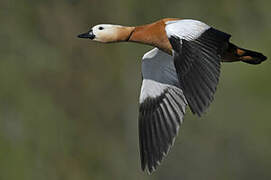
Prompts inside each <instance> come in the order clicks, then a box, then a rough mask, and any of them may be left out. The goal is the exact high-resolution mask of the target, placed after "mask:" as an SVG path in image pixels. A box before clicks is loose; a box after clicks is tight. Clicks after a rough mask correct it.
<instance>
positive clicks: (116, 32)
mask: <svg viewBox="0 0 271 180" xmlns="http://www.w3.org/2000/svg"><path fill="white" fill-rule="evenodd" d="M127 28H129V27H124V26H120V25H112V24H99V25H96V26H94V27H92V28H91V29H90V30H89V31H88V32H86V33H83V34H80V35H78V37H79V38H88V39H91V40H93V41H98V42H103V43H110V42H118V41H124V40H125V37H124V36H125V35H126V34H127V30H128V29H127Z"/></svg>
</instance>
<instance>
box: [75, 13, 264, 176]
mask: <svg viewBox="0 0 271 180" xmlns="http://www.w3.org/2000/svg"><path fill="white" fill-rule="evenodd" d="M78 37H79V38H88V39H91V40H93V41H98V42H103V43H113V42H136V43H141V44H147V45H150V46H153V47H155V48H154V49H152V50H151V51H149V52H147V53H146V54H145V55H144V56H143V59H142V76H143V81H142V86H141V93H140V97H139V103H140V106H139V146H140V157H141V167H142V170H143V171H144V170H147V171H148V172H149V173H152V172H153V171H154V170H156V168H157V166H158V165H159V164H160V163H161V161H162V160H163V158H164V157H165V156H166V155H167V154H168V152H169V150H170V148H171V146H173V143H174V140H175V137H176V136H177V134H178V130H179V126H180V125H181V124H182V122H183V116H184V114H185V109H186V105H188V106H189V107H190V109H191V111H192V113H193V114H196V115H198V116H201V115H202V113H204V112H205V111H206V109H207V108H208V106H209V105H210V103H211V102H212V100H213V99H214V93H215V91H216V87H217V84H218V80H219V75H220V66H221V62H234V61H241V62H245V63H249V64H260V63H261V62H262V61H264V60H266V57H265V56H264V55H263V54H261V53H258V52H254V51H250V50H246V49H243V48H239V47H237V46H236V45H234V44H232V43H231V42H229V39H230V37H231V36H230V35H229V34H227V33H224V32H222V31H219V30H217V29H215V28H212V27H210V26H208V25H207V24H205V23H203V22H201V21H197V20H192V19H177V18H166V19H162V20H159V21H156V22H154V23H152V24H147V25H143V26H135V27H127V26H120V25H111V24H100V25H96V26H94V27H93V28H91V29H90V30H89V31H88V32H87V33H84V34H80V35H78Z"/></svg>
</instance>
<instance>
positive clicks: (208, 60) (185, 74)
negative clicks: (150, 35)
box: [166, 20, 230, 116]
mask: <svg viewBox="0 0 271 180" xmlns="http://www.w3.org/2000/svg"><path fill="white" fill-rule="evenodd" d="M166 32H167V36H168V38H169V41H170V43H171V45H172V48H173V50H174V53H173V54H174V65H175V68H176V71H177V74H178V79H179V82H180V87H181V89H182V90H183V93H184V96H185V98H186V99H187V101H188V104H189V107H190V109H191V111H192V112H193V113H194V114H197V115H199V116H200V115H201V114H202V113H203V112H205V110H206V109H207V108H208V106H209V105H210V103H211V102H212V100H213V98H214V93H215V91H216V87H217V84H218V81H219V75H220V61H221V55H222V54H223V52H224V50H225V49H226V48H227V45H228V41H229V38H230V35H228V34H226V33H224V32H221V31H218V30H216V29H214V28H211V27H210V26H208V25H206V24H204V23H202V22H200V21H196V20H178V21H169V22H168V23H167V25H166Z"/></svg>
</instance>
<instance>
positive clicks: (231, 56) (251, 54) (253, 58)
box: [222, 43, 267, 65]
mask: <svg viewBox="0 0 271 180" xmlns="http://www.w3.org/2000/svg"><path fill="white" fill-rule="evenodd" d="M266 59H267V57H266V56H264V55H263V54H262V53H259V52H255V51H251V50H247V49H243V48H239V47H237V46H236V45H234V44H232V43H229V46H228V49H227V51H226V53H225V54H224V57H223V60H222V61H224V62H234V61H242V62H245V63H248V64H254V65H256V64H260V63H262V62H263V61H265V60H266Z"/></svg>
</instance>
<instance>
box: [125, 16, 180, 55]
mask: <svg viewBox="0 0 271 180" xmlns="http://www.w3.org/2000/svg"><path fill="white" fill-rule="evenodd" d="M172 20H177V19H174V18H166V19H162V20H159V21H156V22H154V23H152V24H147V25H143V26H136V27H135V28H134V30H133V32H132V33H131V35H130V38H129V39H128V41H130V42H137V43H141V44H147V45H151V46H154V47H157V48H159V49H160V50H162V51H164V52H166V53H168V54H170V55H172V46H171V44H170V42H169V40H168V37H167V35H166V31H165V26H166V22H167V21H172Z"/></svg>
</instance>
